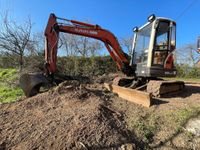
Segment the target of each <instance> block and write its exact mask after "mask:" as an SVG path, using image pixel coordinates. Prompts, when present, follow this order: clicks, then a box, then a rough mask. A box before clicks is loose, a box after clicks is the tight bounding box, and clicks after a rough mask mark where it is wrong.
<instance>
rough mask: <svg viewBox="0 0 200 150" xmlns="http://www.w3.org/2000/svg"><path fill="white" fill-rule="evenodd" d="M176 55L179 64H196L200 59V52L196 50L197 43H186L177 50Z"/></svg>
mask: <svg viewBox="0 0 200 150" xmlns="http://www.w3.org/2000/svg"><path fill="white" fill-rule="evenodd" d="M175 57H176V61H177V63H179V64H188V65H190V66H194V65H195V64H196V63H197V61H198V60H199V54H198V53H197V52H196V44H193V43H190V44H185V45H184V46H182V47H180V48H178V49H177V50H176V52H175Z"/></svg>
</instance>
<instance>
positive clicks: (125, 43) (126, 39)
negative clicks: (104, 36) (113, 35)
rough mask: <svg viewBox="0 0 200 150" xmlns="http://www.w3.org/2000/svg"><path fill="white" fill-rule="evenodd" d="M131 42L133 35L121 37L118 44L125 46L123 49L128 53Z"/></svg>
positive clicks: (129, 52)
mask: <svg viewBox="0 0 200 150" xmlns="http://www.w3.org/2000/svg"><path fill="white" fill-rule="evenodd" d="M132 43H133V37H132V36H131V37H123V38H121V40H120V44H121V45H122V47H123V48H125V51H127V52H128V54H131V48H132Z"/></svg>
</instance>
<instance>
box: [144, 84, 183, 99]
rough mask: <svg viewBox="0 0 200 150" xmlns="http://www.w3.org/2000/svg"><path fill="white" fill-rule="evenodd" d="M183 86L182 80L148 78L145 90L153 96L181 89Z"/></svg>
mask: <svg viewBox="0 0 200 150" xmlns="http://www.w3.org/2000/svg"><path fill="white" fill-rule="evenodd" d="M184 87H185V84H184V82H183V81H163V80H150V81H149V83H148V84H147V92H148V93H151V94H152V95H153V96H155V97H161V96H162V95H165V94H169V93H174V92H179V91H182V90H183V89H184Z"/></svg>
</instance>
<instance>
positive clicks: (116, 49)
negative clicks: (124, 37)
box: [45, 14, 134, 76]
mask: <svg viewBox="0 0 200 150" xmlns="http://www.w3.org/2000/svg"><path fill="white" fill-rule="evenodd" d="M59 20H60V21H62V22H58V21H59ZM63 22H64V23H63ZM60 32H63V33H70V34H74V35H80V36H85V37H90V38H94V39H97V40H100V41H102V42H103V43H104V44H105V47H106V48H107V50H108V52H109V53H110V56H111V57H112V59H113V60H114V61H115V62H116V65H117V67H118V69H119V70H121V71H122V72H123V73H125V74H126V75H128V76H130V75H133V74H134V70H133V69H132V68H131V67H130V66H129V62H130V60H129V58H128V55H127V54H125V53H124V52H123V51H122V49H121V46H120V44H119V42H118V40H117V38H116V37H115V36H114V34H113V33H111V32H110V31H108V30H105V29H103V28H101V27H100V26H99V25H92V24H88V23H83V22H79V21H75V20H68V19H64V18H59V17H56V16H55V15H54V14H50V17H49V20H48V23H47V26H46V29H45V38H46V40H45V41H46V44H45V60H46V65H45V68H46V73H47V74H52V73H54V72H55V71H56V60H57V50H58V40H59V33H60Z"/></svg>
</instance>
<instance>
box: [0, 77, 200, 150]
mask: <svg viewBox="0 0 200 150" xmlns="http://www.w3.org/2000/svg"><path fill="white" fill-rule="evenodd" d="M105 79H107V78H106V77H105ZM103 80H104V79H102V81H101V82H100V83H90V84H89V83H80V82H78V81H65V82H63V83H61V84H60V85H59V86H58V87H56V88H54V89H52V90H50V91H48V92H45V93H41V94H38V95H37V96H34V97H32V98H22V99H21V100H20V101H17V102H14V103H9V104H0V149H20V150H21V149H34V150H36V149H114V150H115V149H119V150H120V149H121V150H126V149H127V150H131V149H200V138H199V137H198V136H195V135H193V134H191V133H189V132H187V131H186V130H185V125H186V124H187V122H188V121H189V120H190V119H192V118H198V117H199V116H200V84H187V85H186V88H185V90H184V91H183V92H181V93H178V94H173V95H172V94H171V95H167V96H166V97H165V98H159V99H154V105H153V106H152V107H150V108H144V107H142V106H140V105H137V104H134V103H130V102H128V101H125V100H123V99H121V98H119V97H117V95H115V94H113V93H110V92H108V91H106V89H105V88H104V87H103V84H101V83H102V82H103ZM94 81H95V80H94Z"/></svg>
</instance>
